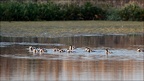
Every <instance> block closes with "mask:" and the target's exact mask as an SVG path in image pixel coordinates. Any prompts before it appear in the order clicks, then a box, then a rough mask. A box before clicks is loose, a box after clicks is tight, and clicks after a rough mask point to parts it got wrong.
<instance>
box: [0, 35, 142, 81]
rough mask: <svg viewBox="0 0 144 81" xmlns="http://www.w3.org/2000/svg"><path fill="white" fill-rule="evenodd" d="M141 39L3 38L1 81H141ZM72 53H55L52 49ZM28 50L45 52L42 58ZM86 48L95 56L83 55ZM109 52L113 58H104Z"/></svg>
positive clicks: (108, 36) (126, 37)
mask: <svg viewBox="0 0 144 81" xmlns="http://www.w3.org/2000/svg"><path fill="white" fill-rule="evenodd" d="M143 40H144V37H143V35H129V36H126V35H114V36H113V35H107V36H75V37H60V38H22V37H16V38H14V37H11V38H2V40H1V42H0V51H1V52H0V81H16V80H23V81H27V80H38V81H41V80H46V81H47V80H57V81H61V80H144V78H143V76H144V73H143V71H144V69H143V68H144V52H137V51H136V49H137V48H138V47H140V48H141V49H143V48H144V42H143ZM68 45H74V46H75V47H76V49H75V50H74V52H73V53H66V52H64V53H59V52H54V51H53V49H52V48H53V47H58V48H61V49H64V50H66V49H67V47H68ZM29 46H35V47H42V48H46V50H47V52H45V53H44V54H42V55H39V54H33V53H31V52H29V51H28V47H29ZM85 46H88V47H91V49H92V50H93V51H94V52H90V53H87V52H85V51H84V49H85ZM105 48H108V49H109V50H110V51H111V52H112V54H109V55H108V56H107V55H106V54H105Z"/></svg>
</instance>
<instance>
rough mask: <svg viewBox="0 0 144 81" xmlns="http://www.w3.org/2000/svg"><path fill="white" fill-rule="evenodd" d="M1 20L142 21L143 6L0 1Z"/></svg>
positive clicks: (143, 19) (132, 4)
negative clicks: (117, 6)
mask: <svg viewBox="0 0 144 81" xmlns="http://www.w3.org/2000/svg"><path fill="white" fill-rule="evenodd" d="M0 20H1V21H39V20H47V21H52V20H126V21H127V20H132V21H144V8H142V7H140V6H139V4H137V3H134V2H131V3H128V4H125V5H124V6H122V7H119V8H116V7H113V6H111V5H109V4H103V5H96V4H92V3H90V2H86V3H85V4H83V5H77V4H56V3H52V2H47V3H34V2H1V4H0Z"/></svg>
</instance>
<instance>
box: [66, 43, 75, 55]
mask: <svg viewBox="0 0 144 81" xmlns="http://www.w3.org/2000/svg"><path fill="white" fill-rule="evenodd" d="M74 49H75V47H74V46H72V45H70V46H69V47H68V49H67V52H68V53H72V52H73V50H74Z"/></svg>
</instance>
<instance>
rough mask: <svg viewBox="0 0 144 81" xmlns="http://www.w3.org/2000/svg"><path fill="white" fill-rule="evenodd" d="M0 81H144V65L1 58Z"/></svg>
mask: <svg viewBox="0 0 144 81" xmlns="http://www.w3.org/2000/svg"><path fill="white" fill-rule="evenodd" d="M0 61H1V64H0V65H2V67H0V72H1V73H0V80H1V81H3V80H6V81H16V80H24V81H27V80H38V81H41V80H46V81H47V80H143V68H144V67H143V66H142V65H144V63H143V62H137V61H134V60H128V61H109V60H100V61H87V60H83V61H74V60H73V61H67V60H49V61H46V60H28V59H12V58H0Z"/></svg>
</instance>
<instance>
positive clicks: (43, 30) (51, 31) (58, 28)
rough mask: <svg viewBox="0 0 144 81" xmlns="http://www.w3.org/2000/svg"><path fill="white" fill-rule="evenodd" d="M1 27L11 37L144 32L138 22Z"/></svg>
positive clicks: (36, 23) (9, 24) (6, 24)
mask: <svg viewBox="0 0 144 81" xmlns="http://www.w3.org/2000/svg"><path fill="white" fill-rule="evenodd" d="M0 25H1V26H0V35H1V36H11V37H29V36H32V37H61V36H73V35H79V34H130V33H134V34H135V33H143V32H144V23H143V22H136V21H135V22H134V21H28V22H21V21H18V22H15V21H12V22H5V21H2V22H0Z"/></svg>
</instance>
